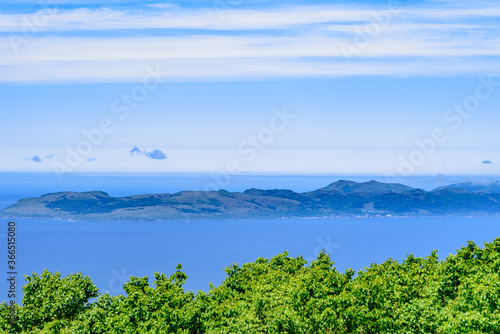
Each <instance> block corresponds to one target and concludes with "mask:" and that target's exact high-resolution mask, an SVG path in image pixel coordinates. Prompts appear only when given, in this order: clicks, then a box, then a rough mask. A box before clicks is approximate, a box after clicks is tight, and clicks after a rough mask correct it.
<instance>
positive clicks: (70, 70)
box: [0, 4, 500, 82]
mask: <svg viewBox="0 0 500 334" xmlns="http://www.w3.org/2000/svg"><path fill="white" fill-rule="evenodd" d="M161 5H162V6H163V4H161ZM167 5H168V4H167ZM436 7H437V8H436ZM384 13H385V14H386V15H385V16H384V15H382V14H384ZM387 13H390V14H389V15H388V14H387ZM49 14H50V15H48V16H47V17H46V19H47V20H46V21H43V20H42V18H39V20H40V21H39V22H45V23H44V24H42V25H40V26H39V27H38V28H37V29H38V32H36V31H35V32H31V33H29V34H27V35H24V34H23V33H22V31H23V29H24V30H25V29H26V25H25V24H24V25H23V18H24V19H25V20H26V19H28V20H31V21H33V20H35V19H36V15H35V16H33V15H32V16H31V17H30V15H28V16H26V15H17V14H16V15H5V14H4V15H0V31H4V32H10V33H11V34H7V35H6V37H5V38H4V39H0V81H3V82H32V81H36V82H38V81H42V82H43V81H48V82H53V81H62V82H64V81H93V82H105V81H135V80H141V79H142V77H143V75H144V73H143V69H144V68H145V67H146V66H148V65H157V64H158V65H160V66H161V67H162V68H163V69H164V71H166V72H169V76H168V78H170V79H173V80H198V79H201V80H213V79H217V80H220V79H223V80H225V79H234V78H247V79H249V78H250V79H251V78H255V77H282V76H288V77H290V76H292V77H303V76H338V75H454V74H475V73H498V68H499V65H497V64H498V61H497V59H496V58H497V57H499V56H500V27H499V26H498V25H495V24H492V23H491V21H490V19H491V18H498V17H500V7H499V6H498V5H497V6H496V7H495V6H494V5H491V4H489V5H488V6H487V7H484V8H480V7H478V5H476V6H475V7H474V4H467V5H466V6H462V7H460V6H457V5H456V4H445V5H437V4H436V5H434V7H432V8H429V7H427V8H416V7H409V8H404V9H403V10H401V11H398V12H395V11H392V12H388V9H383V8H382V9H380V8H379V9H378V10H374V9H373V8H361V7H352V6H351V7H347V6H338V5H337V6H322V7H318V6H306V7H294V8H282V9H276V8H275V9H262V10H243V9H241V10H228V11H226V12H225V14H224V20H221V19H220V17H219V16H218V15H217V13H216V10H214V9H196V10H191V11H188V10H185V9H179V8H174V9H171V8H170V6H169V5H168V6H166V10H163V11H158V10H156V9H155V10H153V11H145V12H144V13H143V14H140V13H138V12H130V11H116V10H111V9H99V10H90V9H76V10H56V11H51V12H50V13H49ZM377 17H378V19H377ZM381 20H382V21H381ZM443 22H445V23H443ZM144 28H162V29H167V30H162V31H161V32H156V33H151V32H150V31H149V32H146V33H142V32H140V31H142V30H132V31H133V32H132V33H128V34H124V33H115V32H111V30H114V29H144ZM171 28H172V29H174V28H175V29H184V28H190V29H197V31H196V33H193V32H192V31H190V30H186V31H184V32H182V33H181V34H180V36H175V37H174V36H169V30H168V29H171ZM266 29H271V30H266ZM275 29H282V30H281V31H280V32H277V30H275ZM78 30H100V31H105V30H107V31H108V33H106V35H105V37H104V36H96V34H95V33H92V34H91V36H88V33H84V35H87V36H86V37H76V36H75V35H74V31H78ZM208 30H210V32H208ZM43 31H51V32H52V33H51V36H53V35H55V36H58V37H47V36H46V35H45V34H44V33H42V32H43ZM228 31H232V32H231V33H230V34H228ZM16 32H17V33H16ZM12 33H14V34H12ZM138 35H139V36H140V37H137V36H138ZM131 36H134V37H131ZM13 45H14V46H15V47H16V48H17V49H16V50H15V49H14V48H13ZM15 51H17V52H15Z"/></svg>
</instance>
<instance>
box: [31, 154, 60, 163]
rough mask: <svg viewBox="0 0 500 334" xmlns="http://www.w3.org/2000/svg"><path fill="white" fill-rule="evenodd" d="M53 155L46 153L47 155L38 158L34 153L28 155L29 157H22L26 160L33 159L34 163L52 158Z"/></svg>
mask: <svg viewBox="0 0 500 334" xmlns="http://www.w3.org/2000/svg"><path fill="white" fill-rule="evenodd" d="M53 156H54V155H53V154H50V155H47V156H45V157H43V158H40V156H38V155H34V156H32V157H30V158H24V159H25V160H27V161H33V162H36V163H41V162H42V161H43V160H47V159H52V157H53Z"/></svg>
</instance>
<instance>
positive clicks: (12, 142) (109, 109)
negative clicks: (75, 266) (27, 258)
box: [0, 0, 500, 176]
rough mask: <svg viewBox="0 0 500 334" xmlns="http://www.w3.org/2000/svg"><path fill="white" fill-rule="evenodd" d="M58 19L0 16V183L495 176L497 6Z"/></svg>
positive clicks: (74, 14)
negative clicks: (146, 177)
mask: <svg viewBox="0 0 500 334" xmlns="http://www.w3.org/2000/svg"><path fill="white" fill-rule="evenodd" d="M64 2H67V1H59V2H57V1H52V2H48V3H50V4H51V5H41V4H40V2H39V1H28V0H26V1H23V0H21V1H12V2H8V3H4V2H2V3H0V106H1V107H0V108H1V109H0V110H2V111H1V112H2V121H1V122H0V154H1V155H2V157H3V158H2V159H1V160H0V171H4V172H12V171H16V172H44V173H46V172H56V173H57V174H60V175H62V174H65V173H78V172H134V173H150V172H161V173H169V172H172V173H179V172H195V173H199V172H211V173H229V174H230V173H288V174H321V173H339V174H371V175H373V174H380V175H399V176H409V175H428V174H432V175H434V174H446V175H455V174H461V175H464V174H478V175H498V174H500V168H499V167H498V166H499V164H500V153H499V152H500V151H499V147H498V145H499V144H498V143H499V142H500V141H499V140H498V139H499V138H498V136H499V135H498V129H497V128H498V124H500V123H499V120H500V116H499V115H500V113H499V111H500V110H499V109H500V108H499V106H500V62H499V55H500V25H499V23H500V5H499V4H498V2H493V1H453V2H452V1H411V2H410V1H399V2H398V1H391V2H387V1H357V2H335V3H332V2H327V1H273V2H270V1H245V0H241V1H235V0H220V1H219V0H216V1H187V2H176V1H162V2H136V1H123V0H122V1H108V2H106V3H102V2H100V1H85V0H82V1H71V5H69V4H64ZM42 3H43V2H42Z"/></svg>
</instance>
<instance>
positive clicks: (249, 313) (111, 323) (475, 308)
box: [0, 239, 500, 334]
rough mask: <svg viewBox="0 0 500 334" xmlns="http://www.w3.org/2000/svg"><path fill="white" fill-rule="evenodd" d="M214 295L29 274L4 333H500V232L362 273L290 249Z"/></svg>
mask: <svg viewBox="0 0 500 334" xmlns="http://www.w3.org/2000/svg"><path fill="white" fill-rule="evenodd" d="M225 271H226V274H227V276H226V279H225V280H224V281H223V282H222V283H221V284H220V285H219V286H217V287H216V286H213V285H210V290H209V292H208V293H206V292H203V291H199V292H198V293H196V294H195V293H194V292H192V291H185V290H184V288H183V285H184V283H185V281H186V279H187V276H186V274H185V273H184V272H182V267H181V266H180V265H179V266H178V267H177V270H176V271H175V272H174V273H173V274H171V275H170V276H168V277H167V276H166V275H165V274H159V273H155V277H154V279H155V280H154V282H153V283H152V284H150V283H149V280H148V277H131V278H130V281H129V282H127V283H125V284H124V286H123V288H124V290H125V292H126V295H119V296H111V295H110V294H108V293H104V294H100V293H99V292H98V289H97V287H96V286H95V284H94V283H93V282H92V281H91V279H90V278H89V277H86V276H83V275H82V274H80V273H76V274H72V275H69V276H67V277H61V275H60V274H59V273H57V272H56V273H50V272H48V271H47V270H45V271H44V272H43V273H41V274H36V273H33V274H32V275H31V276H25V279H26V284H25V286H24V287H23V292H24V296H23V301H22V306H18V305H16V315H17V317H16V319H15V321H12V319H11V312H10V311H11V310H10V307H9V305H8V304H7V303H5V302H4V303H3V304H1V305H0V331H1V332H2V333H77V334H78V333H82V334H83V333H95V334H97V333H176V334H188V333H210V334H212V333H213V334H215V333H228V334H229V333H249V334H252V333H269V334H271V333H300V334H306V333H331V334H333V333H363V334H366V333H387V334H389V333H390V334H395V333H401V334H402V333H450V334H451V333H454V334H456V333H499V332H500V277H499V272H500V239H495V240H494V241H493V242H492V243H486V244H485V245H484V247H483V248H481V247H479V246H477V245H476V244H475V243H473V242H472V241H469V243H468V245H467V246H464V247H462V248H460V249H458V250H457V253H456V254H452V255H449V256H448V257H446V258H445V259H444V260H439V259H438V256H437V252H436V251H433V252H432V253H431V254H430V255H429V256H426V257H424V258H420V257H415V256H413V255H412V254H409V255H408V256H407V257H406V259H405V260H404V261H403V262H398V261H395V260H392V259H388V260H387V261H385V262H384V263H381V264H372V265H371V266H370V267H368V268H365V269H363V270H360V271H359V272H358V273H357V274H356V273H355V272H354V271H352V270H350V269H349V270H347V271H346V272H344V273H340V272H338V271H337V270H336V269H335V267H334V263H333V262H332V260H331V259H330V257H329V255H327V254H325V253H324V252H322V253H320V254H319V255H318V256H317V258H316V259H315V260H313V261H312V262H311V263H309V264H307V262H306V261H305V260H304V259H303V258H302V257H301V256H299V257H291V256H289V254H288V253H286V252H285V253H282V254H279V255H276V256H274V257H273V258H270V259H268V258H258V259H256V260H255V261H254V262H252V263H247V264H243V265H241V266H240V265H237V264H233V265H231V266H230V267H228V268H226V270H225Z"/></svg>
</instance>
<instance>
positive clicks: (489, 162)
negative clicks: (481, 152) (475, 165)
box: [481, 160, 493, 165]
mask: <svg viewBox="0 0 500 334" xmlns="http://www.w3.org/2000/svg"><path fill="white" fill-rule="evenodd" d="M481 163H482V164H483V165H491V164H492V163H493V161H491V160H483V161H481Z"/></svg>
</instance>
